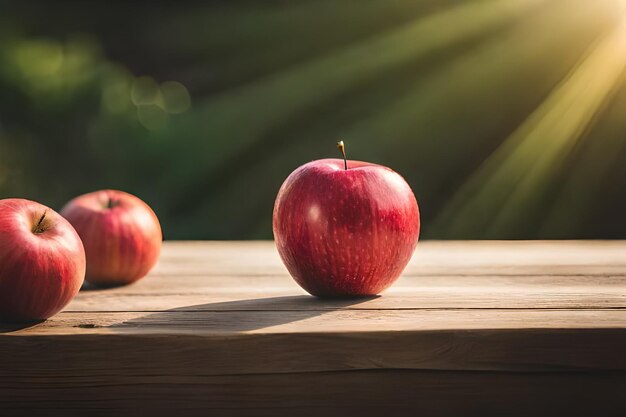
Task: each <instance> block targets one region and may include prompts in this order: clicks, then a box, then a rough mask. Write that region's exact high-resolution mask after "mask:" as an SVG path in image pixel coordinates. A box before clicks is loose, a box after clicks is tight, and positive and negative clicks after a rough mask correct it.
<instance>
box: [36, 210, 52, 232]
mask: <svg viewBox="0 0 626 417" xmlns="http://www.w3.org/2000/svg"><path fill="white" fill-rule="evenodd" d="M47 213H48V210H46V211H44V212H43V214H42V215H41V218H40V219H39V221H38V222H37V226H35V230H33V232H34V233H37V234H39V233H43V232H44V231H45V230H44V229H43V228H42V227H41V224H42V223H43V221H44V219H45V218H46V214H47Z"/></svg>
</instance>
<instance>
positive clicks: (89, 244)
mask: <svg viewBox="0 0 626 417" xmlns="http://www.w3.org/2000/svg"><path fill="white" fill-rule="evenodd" d="M61 215H63V216H64V217H65V218H66V219H67V220H68V221H69V222H70V223H71V224H72V226H74V228H75V229H76V231H77V232H78V234H79V236H80V237H81V239H82V240H83V244H84V245H85V252H86V254H87V276H86V278H85V279H86V280H87V282H89V283H91V284H93V285H96V286H100V287H115V286H120V285H126V284H130V283H132V282H135V281H137V280H139V279H140V278H143V277H144V276H146V275H147V274H148V272H150V270H151V269H152V267H153V266H154V265H155V264H156V262H157V261H158V259H159V255H160V252H161V243H162V241H163V234H162V232H161V225H160V224H159V219H158V218H157V216H156V214H154V212H153V211H152V209H151V208H150V207H149V206H148V205H147V204H146V203H144V202H143V201H142V200H141V199H139V198H138V197H135V196H134V195H131V194H128V193H125V192H123V191H117V190H101V191H95V192H92V193H88V194H84V195H81V196H78V197H76V198H74V199H73V200H71V201H70V202H69V203H67V204H66V205H65V207H63V209H62V210H61Z"/></svg>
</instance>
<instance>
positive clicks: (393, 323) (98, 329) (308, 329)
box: [2, 300, 626, 338]
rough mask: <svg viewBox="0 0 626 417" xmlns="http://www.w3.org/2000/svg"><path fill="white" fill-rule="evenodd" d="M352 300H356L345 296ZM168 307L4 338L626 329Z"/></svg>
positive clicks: (604, 321) (403, 314) (445, 314)
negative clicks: (168, 308) (174, 308)
mask: <svg viewBox="0 0 626 417" xmlns="http://www.w3.org/2000/svg"><path fill="white" fill-rule="evenodd" d="M345 302H346V303H349V302H350V301H349V300H347V301H345ZM203 307H204V306H202V305H200V306H189V307H185V308H182V309H178V310H170V311H163V312H156V313H150V312H78V313H72V312H64V313H61V314H59V315H57V316H55V317H53V318H51V319H50V320H48V321H46V322H44V323H41V324H38V325H35V326H32V327H26V328H20V327H19V326H11V325H4V326H3V327H2V331H4V332H5V333H4V335H3V336H2V337H22V338H27V337H32V336H38V335H71V334H77V335H82V334H91V335H98V334H101V335H108V334H129V335H132V334H162V335H177V334H194V335H203V336H210V335H212V334H242V333H259V334H273V333H281V334H284V333H351V332H374V333H376V334H379V335H380V336H381V337H393V336H395V335H394V334H393V332H406V331H437V330H477V331H482V330H491V329H510V330H511V331H516V330H520V329H624V328H626V310H624V309H606V310H597V309H591V310H582V309H577V310H559V309H555V310H537V309H509V310H500V309H484V310H479V309H473V310H467V309H461V310H454V309H450V310H441V309H433V310H427V309H425V310H345V309H337V310H283V311H262V310H240V311H237V310H231V311H219V310H204V309H203Z"/></svg>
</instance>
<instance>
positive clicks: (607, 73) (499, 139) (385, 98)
mask: <svg viewBox="0 0 626 417" xmlns="http://www.w3.org/2000/svg"><path fill="white" fill-rule="evenodd" d="M625 12H626V8H625V7H624V2H623V1H621V0H599V1H594V2H584V1H580V0H552V1H545V0H482V1H481V0H419V1H415V0H315V1H313V0H296V1H291V2H288V1H278V0H266V1H237V2H220V1H213V2H185V3H184V4H179V3H176V2H171V3H170V2H147V1H146V2H143V1H139V2H97V3H96V2H79V1H60V2H54V4H52V3H49V2H43V1H41V2H17V1H6V0H5V1H0V198H5V197H9V196H11V197H16V196H19V197H25V198H31V199H35V200H38V201H41V202H42V203H45V204H48V205H50V206H52V207H56V208H60V207H61V206H62V205H63V204H64V203H65V202H66V201H67V200H69V199H70V198H72V197H73V196H75V195H78V194H81V193H84V192H88V191H92V190H95V189H99V188H118V189H123V190H126V191H129V192H131V193H134V194H136V195H138V196H139V197H141V198H143V199H144V200H146V201H147V202H148V203H149V204H150V205H151V206H153V208H154V209H155V211H156V212H157V214H158V215H159V217H160V219H161V220H162V223H163V227H164V231H165V236H166V238H170V239H172V238H176V239H180V238H184V239H198V238H203V239H241V238H269V237H271V215H272V207H273V200H274V197H275V195H276V192H277V191H278V188H279V187H280V184H281V182H282V181H283V180H284V178H286V176H287V175H288V174H289V173H290V172H291V171H292V170H293V169H295V168H296V167H297V166H298V165H301V164H302V163H305V162H307V161H309V160H312V159H317V158H322V157H338V156H339V155H337V154H336V149H335V148H334V142H335V141H336V140H338V139H343V140H344V141H345V142H346V144H347V151H348V155H349V157H351V158H353V159H361V160H368V161H372V162H377V163H381V164H384V165H388V166H390V167H392V168H394V169H395V170H396V171H398V172H400V173H401V174H402V175H403V176H404V177H405V178H406V179H407V181H408V182H409V183H410V184H411V186H412V187H413V189H414V191H415V194H416V196H417V198H418V200H419V202H420V208H421V210H422V216H423V235H424V237H427V238H626V221H624V220H623V217H624V213H625V212H626V196H625V195H624V190H625V188H626V75H625V71H624V68H625V67H626V29H625V26H624V22H626V13H625Z"/></svg>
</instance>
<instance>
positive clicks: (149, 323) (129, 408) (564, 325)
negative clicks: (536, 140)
mask: <svg viewBox="0 0 626 417" xmlns="http://www.w3.org/2000/svg"><path fill="white" fill-rule="evenodd" d="M418 248H419V249H418V251H416V254H415V256H414V258H413V259H412V261H411V263H410V265H409V266H408V267H407V270H406V272H405V274H404V275H403V277H401V279H400V280H399V281H398V282H397V283H396V285H394V287H393V288H391V289H390V290H388V291H387V292H386V293H384V294H383V295H382V296H380V297H372V298H368V299H353V300H318V299H316V298H313V297H310V296H308V295H306V294H305V293H304V292H303V291H302V290H301V289H300V288H299V287H298V286H297V285H296V284H295V283H294V282H293V280H292V279H291V278H290V277H289V276H288V274H287V273H286V271H285V269H284V267H283V266H282V264H281V262H280V259H279V258H278V256H277V254H276V251H275V249H274V247H273V243H271V242H168V243H166V244H165V247H164V250H163V256H162V258H161V260H160V262H159V265H158V266H157V268H156V269H155V270H154V271H153V272H152V273H151V274H150V276H148V277H146V278H145V279H144V280H142V281H140V282H138V283H137V284H135V285H131V286H128V287H122V288H115V289H106V290H100V289H86V290H84V291H81V293H80V294H79V295H78V296H77V297H76V299H75V300H74V301H73V302H72V303H71V304H70V305H69V306H68V308H67V309H66V310H65V311H64V312H62V313H60V314H59V315H57V316H56V317H53V318H51V319H50V320H48V321H46V322H44V323H39V324H34V325H28V326H25V325H10V324H0V410H2V412H0V415H5V413H7V414H6V415H29V414H31V413H38V412H44V411H45V414H46V415H61V414H63V415H67V414H70V415H85V413H89V415H111V414H114V415H148V414H149V415H151V416H154V415H171V414H172V413H173V412H176V413H177V415H207V413H209V414H210V415H218V416H229V415H272V416H274V415H298V416H300V415H352V414H356V413H358V414H359V415H364V416H367V415H378V414H380V413H386V414H389V415H396V414H397V415H414V414H416V413H421V415H459V414H461V415H475V413H479V412H480V413H481V414H482V415H531V414H532V415H555V413H556V414H561V413H568V414H569V415H591V414H593V415H625V414H626V401H623V400H622V399H621V393H622V392H623V390H624V388H626V354H624V352H626V242H614V241H607V242H604V241H603V242H600V241H598V242H424V243H420V244H419V246H418ZM592 411H593V413H591V412H592ZM598 413H599V414H598Z"/></svg>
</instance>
